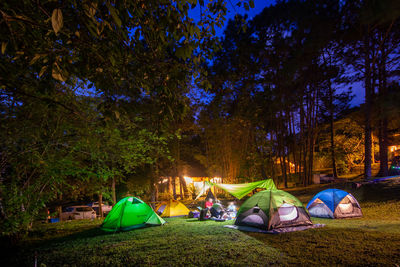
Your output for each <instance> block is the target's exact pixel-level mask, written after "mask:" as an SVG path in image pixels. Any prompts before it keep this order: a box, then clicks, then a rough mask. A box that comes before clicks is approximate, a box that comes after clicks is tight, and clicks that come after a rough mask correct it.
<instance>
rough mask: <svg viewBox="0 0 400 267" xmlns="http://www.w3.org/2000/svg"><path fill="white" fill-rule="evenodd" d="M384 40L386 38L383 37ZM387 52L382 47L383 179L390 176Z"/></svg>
mask: <svg viewBox="0 0 400 267" xmlns="http://www.w3.org/2000/svg"><path fill="white" fill-rule="evenodd" d="M382 38H384V37H382ZM385 54H386V51H385V46H384V45H382V53H381V57H382V58H381V60H380V64H379V96H380V101H379V160H380V164H379V175H380V176H382V177H385V176H388V175H389V170H388V165H389V159H388V118H387V117H388V114H387V111H386V106H385V95H386V93H387V73H386V55H385Z"/></svg>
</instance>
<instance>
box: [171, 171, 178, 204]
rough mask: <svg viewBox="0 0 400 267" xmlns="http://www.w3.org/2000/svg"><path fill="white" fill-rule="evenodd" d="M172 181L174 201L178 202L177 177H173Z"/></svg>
mask: <svg viewBox="0 0 400 267" xmlns="http://www.w3.org/2000/svg"><path fill="white" fill-rule="evenodd" d="M171 179H172V196H173V197H174V199H175V200H176V199H177V197H176V177H175V176H174V177H171Z"/></svg>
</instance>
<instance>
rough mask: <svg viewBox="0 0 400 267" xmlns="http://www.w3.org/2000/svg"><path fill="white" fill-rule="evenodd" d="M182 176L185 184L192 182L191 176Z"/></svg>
mask: <svg viewBox="0 0 400 267" xmlns="http://www.w3.org/2000/svg"><path fill="white" fill-rule="evenodd" d="M183 178H184V179H185V182H186V183H187V184H191V183H193V179H192V178H190V177H187V176H184V177H183Z"/></svg>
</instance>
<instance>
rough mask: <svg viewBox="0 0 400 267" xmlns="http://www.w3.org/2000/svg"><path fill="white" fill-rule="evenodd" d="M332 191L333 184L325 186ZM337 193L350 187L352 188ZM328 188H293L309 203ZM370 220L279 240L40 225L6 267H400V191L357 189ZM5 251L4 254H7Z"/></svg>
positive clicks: (196, 231) (192, 222)
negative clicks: (141, 266) (314, 196)
mask: <svg viewBox="0 0 400 267" xmlns="http://www.w3.org/2000/svg"><path fill="white" fill-rule="evenodd" d="M325 187H326V186H325ZM335 187H342V188H346V189H348V190H349V191H350V188H347V187H346V185H345V184H338V185H336V186H335ZM320 190H321V186H313V187H311V188H301V189H297V190H291V193H292V194H294V195H296V196H298V197H299V199H300V200H302V201H303V202H307V201H308V200H309V199H310V198H311V196H312V195H313V194H314V193H315V192H318V191H320ZM353 194H354V195H355V196H356V197H358V198H359V201H360V204H361V207H362V209H363V214H364V217H363V218H359V219H342V220H329V219H317V218H312V219H313V222H314V223H323V224H326V226H325V227H324V228H317V229H310V230H306V231H302V232H293V233H286V234H279V235H270V234H259V233H245V232H240V231H237V230H233V229H228V228H224V227H223V225H225V224H227V223H233V222H214V221H205V222H200V221H197V220H196V219H187V218H171V219H166V220H167V222H168V223H167V224H165V225H164V226H161V227H149V228H144V229H138V230H134V231H130V232H122V233H111V234H110V233H104V232H102V231H101V230H100V229H99V228H98V226H99V225H100V224H101V221H100V220H95V221H71V222H63V223H55V224H38V225H36V226H35V227H34V229H33V231H32V232H31V233H30V235H29V236H28V237H27V239H26V240H24V242H23V243H21V244H19V245H18V246H17V247H15V248H8V249H9V252H8V253H7V255H8V256H7V257H5V258H3V260H6V261H7V262H6V264H7V265H3V264H2V265H1V266H11V265H13V266H16V265H18V266H24V265H25V266H34V263H35V257H36V260H37V266H64V265H68V266H69V265H72V266H88V265H90V266H105V265H116V266H137V265H144V266H154V265H158V266H171V265H173V266H175V265H178V266H190V265H193V266H204V265H206V266H216V265H218V266H268V265H277V266H281V265H302V266H306V265H313V266H315V265H318V266H321V265H323V266H327V265H328V266H331V265H342V266H349V265H352V266H371V265H374V266H375V265H384V266H399V265H400V185H371V186H363V187H361V188H359V189H357V190H353ZM3 251H4V250H3Z"/></svg>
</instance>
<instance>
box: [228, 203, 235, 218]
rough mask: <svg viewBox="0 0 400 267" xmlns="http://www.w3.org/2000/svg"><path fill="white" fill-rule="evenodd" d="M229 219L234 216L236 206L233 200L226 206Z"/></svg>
mask: <svg viewBox="0 0 400 267" xmlns="http://www.w3.org/2000/svg"><path fill="white" fill-rule="evenodd" d="M226 211H227V215H228V218H229V219H234V218H236V206H235V203H234V202H230V203H229V206H228V208H227V209H226Z"/></svg>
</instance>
